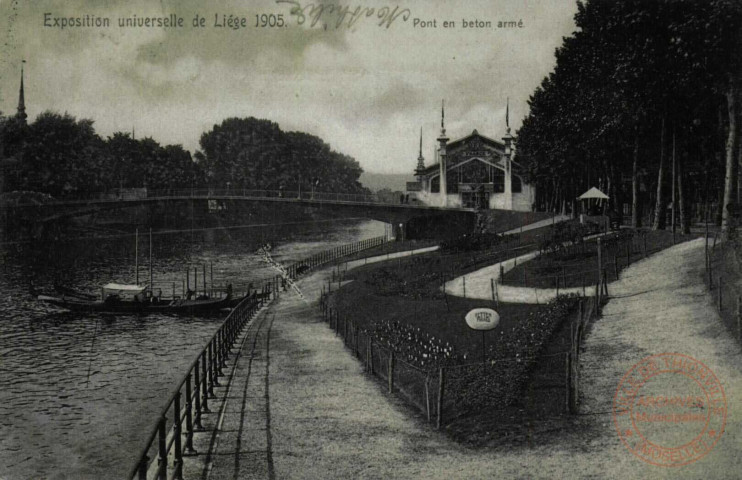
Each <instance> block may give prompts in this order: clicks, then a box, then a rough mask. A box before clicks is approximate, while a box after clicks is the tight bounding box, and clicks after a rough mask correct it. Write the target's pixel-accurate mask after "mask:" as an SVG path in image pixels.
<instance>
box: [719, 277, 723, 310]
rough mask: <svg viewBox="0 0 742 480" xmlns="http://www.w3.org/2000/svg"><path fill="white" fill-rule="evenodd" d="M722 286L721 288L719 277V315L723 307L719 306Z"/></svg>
mask: <svg viewBox="0 0 742 480" xmlns="http://www.w3.org/2000/svg"><path fill="white" fill-rule="evenodd" d="M722 286H723V284H722V276H721V275H719V313H721V311H722V309H723V307H722V305H721V287H722Z"/></svg>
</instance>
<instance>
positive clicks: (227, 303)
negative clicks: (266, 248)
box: [38, 295, 236, 315]
mask: <svg viewBox="0 0 742 480" xmlns="http://www.w3.org/2000/svg"><path fill="white" fill-rule="evenodd" d="M38 300H39V301H42V302H44V303H48V304H50V305H54V306H56V307H59V308H64V309H66V310H71V311H73V312H96V313H109V314H119V315H131V314H138V315H147V314H151V313H163V314H176V315H192V314H198V313H201V314H203V313H211V312H217V311H219V310H221V309H223V308H230V307H231V306H232V305H233V304H234V300H236V299H231V298H220V299H208V300H183V299H176V300H163V301H160V302H136V301H114V302H111V301H109V302H101V301H88V300H84V299H80V298H70V297H64V296H62V297H51V296H47V295H39V297H38Z"/></svg>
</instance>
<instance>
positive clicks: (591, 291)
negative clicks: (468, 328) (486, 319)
mask: <svg viewBox="0 0 742 480" xmlns="http://www.w3.org/2000/svg"><path fill="white" fill-rule="evenodd" d="M536 256H538V252H537V251H533V252H530V253H526V254H524V255H521V256H519V257H516V258H511V259H509V260H505V261H502V262H499V263H496V264H494V265H491V266H489V267H485V268H482V269H480V270H477V271H474V272H471V273H467V274H466V275H462V276H460V277H456V278H454V279H453V280H451V281H449V282H446V293H447V294H449V295H453V296H456V297H464V296H465V297H466V298H474V299H479V300H492V287H493V281H494V288H495V289H496V290H495V295H497V298H498V299H499V301H501V302H510V303H528V304H533V305H536V304H541V303H548V302H549V301H551V300H553V299H554V298H556V296H557V290H556V289H555V288H535V287H516V286H513V285H502V284H500V283H498V282H499V281H500V266H501V265H502V269H503V273H507V272H509V271H510V270H512V269H514V268H515V267H516V266H517V265H519V264H521V263H524V262H527V261H529V260H532V259H534V258H536ZM464 285H466V292H464ZM611 285H612V284H610V283H609V284H608V286H609V289H608V291H609V292H610V286H611ZM568 293H576V294H579V295H582V294H583V293H584V294H585V295H587V296H593V295H595V286H592V287H585V290H584V292H583V289H582V288H581V287H574V288H560V289H559V294H561V295H564V294H568Z"/></svg>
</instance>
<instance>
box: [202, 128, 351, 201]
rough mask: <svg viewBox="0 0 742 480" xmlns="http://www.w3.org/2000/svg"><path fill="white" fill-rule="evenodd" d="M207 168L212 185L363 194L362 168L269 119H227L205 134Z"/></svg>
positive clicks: (311, 138) (316, 140)
mask: <svg viewBox="0 0 742 480" xmlns="http://www.w3.org/2000/svg"><path fill="white" fill-rule="evenodd" d="M198 157H199V158H202V159H203V164H204V168H205V170H206V172H207V175H208V181H209V183H210V184H211V185H214V186H218V187H221V188H226V185H227V182H229V183H230V185H231V187H233V188H237V189H279V188H285V189H288V190H299V189H301V190H304V191H308V190H310V189H312V188H313V186H314V188H316V189H317V190H321V191H328V192H339V193H355V192H361V191H364V188H363V187H362V186H361V185H360V183H359V181H358V179H359V177H360V175H361V173H362V171H363V170H362V169H361V167H360V165H359V164H358V162H357V161H355V160H354V159H353V158H351V157H349V156H347V155H343V154H341V153H338V152H335V151H333V150H332V149H331V148H330V146H329V145H327V144H326V143H325V142H323V141H322V140H321V139H320V138H318V137H315V136H313V135H309V134H307V133H302V132H284V131H282V130H281V129H280V128H279V126H278V124H276V123H274V122H270V121H268V120H259V119H256V118H253V117H250V118H228V119H226V120H224V121H223V122H222V123H221V124H219V125H214V127H213V128H212V129H211V130H210V131H208V132H205V133H204V134H203V135H201V152H199V154H198Z"/></svg>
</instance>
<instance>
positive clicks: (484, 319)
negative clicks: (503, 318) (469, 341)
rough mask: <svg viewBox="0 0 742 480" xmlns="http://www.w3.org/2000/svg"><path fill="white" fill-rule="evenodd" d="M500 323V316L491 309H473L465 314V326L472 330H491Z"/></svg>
mask: <svg viewBox="0 0 742 480" xmlns="http://www.w3.org/2000/svg"><path fill="white" fill-rule="evenodd" d="M498 323H500V315H499V314H498V313H497V312H496V311H494V310H492V309H491V308H475V309H473V310H471V311H470V312H469V313H467V314H466V324H467V325H469V327H471V328H473V329H474V330H492V329H493V328H495V327H496V326H497V324H498Z"/></svg>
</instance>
